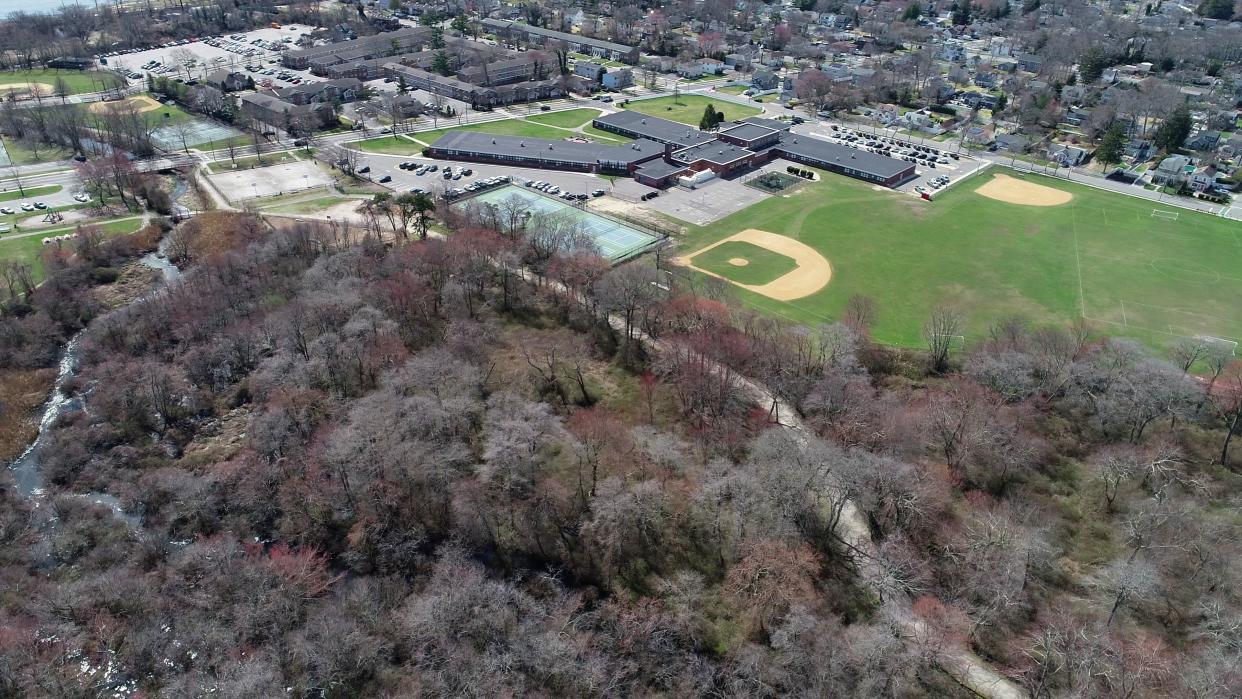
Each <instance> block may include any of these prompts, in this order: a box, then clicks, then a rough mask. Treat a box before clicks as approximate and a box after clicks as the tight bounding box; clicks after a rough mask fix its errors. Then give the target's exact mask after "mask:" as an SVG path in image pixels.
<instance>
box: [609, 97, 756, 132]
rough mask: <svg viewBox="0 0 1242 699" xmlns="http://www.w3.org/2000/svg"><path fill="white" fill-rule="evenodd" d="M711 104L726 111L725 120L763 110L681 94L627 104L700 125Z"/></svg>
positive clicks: (754, 114)
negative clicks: (705, 111) (704, 111)
mask: <svg viewBox="0 0 1242 699" xmlns="http://www.w3.org/2000/svg"><path fill="white" fill-rule="evenodd" d="M708 104H711V105H712V106H713V107H715V108H716V110H717V111H720V112H724V115H725V121H733V120H735V119H745V118H746V117H753V116H758V115H759V114H762V113H763V110H762V109H760V108H758V107H750V106H747V105H744V104H737V103H736V102H729V101H726V100H714V99H711V98H710V97H704V96H702V95H681V96H680V97H672V96H671V95H670V96H669V97H656V98H655V99H649V100H634V101H631V102H629V103H627V104H626V105H625V108H626V109H630V110H633V111H635V112H642V113H643V114H650V115H652V116H658V117H663V118H665V119H672V120H673V121H680V122H681V123H683V124H690V125H691V126H694V127H696V128H697V127H698V125H699V122H700V121H702V119H703V110H705V109H706V108H707V105H708Z"/></svg>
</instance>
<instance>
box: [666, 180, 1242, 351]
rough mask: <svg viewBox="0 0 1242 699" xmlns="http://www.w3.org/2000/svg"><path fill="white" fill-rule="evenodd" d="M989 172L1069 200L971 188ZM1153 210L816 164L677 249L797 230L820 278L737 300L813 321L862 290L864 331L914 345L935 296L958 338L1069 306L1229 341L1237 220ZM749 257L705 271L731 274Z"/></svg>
mask: <svg viewBox="0 0 1242 699" xmlns="http://www.w3.org/2000/svg"><path fill="white" fill-rule="evenodd" d="M997 172H1007V174H1009V175H1010V176H1011V177H1015V178H1018V179H1022V180H1026V181H1028V182H1033V183H1038V184H1042V185H1044V186H1047V187H1052V188H1055V189H1060V190H1063V191H1066V192H1069V193H1070V194H1072V195H1073V199H1072V200H1071V201H1069V202H1068V203H1065V204H1062V205H1059V206H1047V207H1036V206H1026V205H1019V204H1009V203H1005V202H1001V201H997V200H994V199H989V198H986V197H984V196H982V195H980V194H977V193H976V192H975V190H976V189H977V188H978V187H980V186H981V185H983V184H984V183H986V182H988V181H989V180H990V179H991V178H992V177H993V175H994V174H995V173H997ZM1153 208H1160V207H1159V205H1158V204H1155V203H1153V202H1150V201H1146V200H1142V199H1137V198H1134V197H1127V196H1124V195H1120V194H1113V193H1109V192H1103V191H1100V190H1096V189H1092V188H1089V187H1085V186H1082V185H1076V184H1071V183H1068V182H1065V181H1063V180H1056V179H1052V178H1046V177H1040V176H1037V175H1020V174H1018V173H1015V172H1012V171H1006V170H1004V169H1000V168H993V169H991V170H989V171H987V172H984V173H981V174H979V175H976V176H974V177H973V178H971V179H970V180H968V181H965V182H961V183H959V184H958V185H956V186H955V187H954V188H952V189H951V190H949V191H947V192H944V193H942V194H940V195H939V196H937V197H936V199H935V201H932V202H924V201H920V200H916V199H914V198H913V197H910V196H909V195H905V194H899V193H896V192H890V191H877V190H876V189H875V188H873V186H872V185H870V184H867V183H864V182H860V181H857V180H853V179H849V178H846V177H842V176H839V175H834V174H830V173H822V179H821V180H820V181H818V182H808V183H806V184H805V185H804V186H803V187H801V188H800V189H799V190H798V191H797V192H796V193H794V194H792V195H790V196H788V197H771V198H769V199H766V200H764V201H762V202H760V203H758V204H756V205H754V206H751V207H748V208H746V209H743V210H742V211H739V212H738V213H736V214H733V215H732V216H729V217H727V218H725V219H723V220H721V221H718V222H716V223H714V224H711V225H709V226H705V227H695V226H690V227H689V231H688V233H687V235H686V236H685V237H684V239H683V241H682V245H681V251H682V253H683V254H685V253H690V252H693V251H695V250H698V249H700V248H701V247H703V246H705V245H708V244H710V243H712V242H715V241H717V240H720V239H722V238H725V237H728V236H729V235H732V234H734V233H737V232H739V231H741V230H744V229H747V228H758V229H761V230H766V231H771V232H773V233H779V234H782V235H786V236H789V237H791V238H794V239H797V240H800V241H802V242H803V243H806V244H807V245H809V246H810V247H812V248H814V249H816V250H818V251H820V252H821V253H823V255H824V256H825V257H826V258H828V260H829V262H830V263H831V265H832V279H831V282H830V283H829V284H828V285H827V286H826V287H824V288H823V289H821V290H819V291H817V292H815V293H813V294H811V295H809V296H806V297H803V298H800V299H796V300H793V301H788V302H780V301H775V300H772V299H769V298H767V297H764V296H760V295H758V294H755V293H752V292H750V291H747V290H745V289H740V288H739V289H736V293H737V294H738V296H739V298H741V299H742V300H743V301H745V302H746V303H748V304H751V305H753V306H755V307H757V308H761V309H764V310H768V311H770V312H772V313H774V314H776V315H780V316H783V317H786V318H789V319H791V320H794V321H798V322H804V323H816V322H829V321H833V320H836V319H837V318H839V317H840V316H841V312H842V310H843V308H844V307H845V304H846V301H847V300H848V299H849V298H850V297H851V296H852V295H854V294H862V295H866V296H869V297H871V298H872V299H874V300H875V302H876V304H877V306H878V312H877V314H876V320H875V324H874V326H873V328H872V331H873V334H874V336H875V338H876V339H877V340H879V341H881V342H885V343H890V344H896V345H904V346H918V345H921V344H922V342H923V341H922V336H921V335H922V333H921V328H922V324H923V322H924V321H925V319H926V318H927V317H928V315H929V313H930V312H931V310H932V309H933V308H934V307H935V306H936V305H938V304H941V303H948V304H952V305H953V306H955V307H958V308H960V309H961V310H962V311H963V313H964V314H965V316H966V318H967V327H966V329H965V330H964V334H965V335H966V339H967V340H968V341H969V340H971V339H977V338H980V337H983V336H985V334H986V332H987V329H988V326H989V324H990V323H991V322H993V321H996V320H997V319H999V318H1002V317H1004V316H1007V315H1021V316H1023V317H1025V318H1027V319H1028V320H1030V321H1033V322H1035V323H1037V324H1058V325H1068V324H1069V323H1070V322H1072V321H1073V320H1075V319H1077V318H1078V317H1080V316H1081V317H1085V318H1086V319H1087V320H1088V321H1090V322H1091V324H1092V325H1093V326H1094V327H1095V328H1096V329H1097V330H1098V331H1099V332H1101V333H1106V334H1110V335H1126V336H1131V337H1135V338H1137V339H1139V340H1141V341H1144V342H1147V343H1149V344H1151V345H1153V346H1161V345H1164V344H1166V343H1167V342H1168V341H1170V340H1171V339H1172V338H1173V337H1175V336H1188V335H1208V336H1212V337H1219V338H1226V339H1230V340H1235V341H1236V340H1242V306H1239V305H1238V303H1237V299H1239V298H1242V273H1240V272H1239V270H1242V224H1240V223H1238V222H1236V221H1230V220H1227V219H1223V218H1219V217H1214V216H1210V215H1207V214H1200V213H1197V212H1191V211H1179V212H1178V214H1179V215H1178V219H1177V220H1175V221H1171V220H1165V219H1161V218H1153V217H1152V215H1151V214H1152V210H1153ZM1164 208H1169V207H1167V206H1166V207H1164ZM740 256H742V257H744V255H740ZM726 259H727V258H726ZM748 268H749V265H748V266H747V267H732V268H731V266H729V265H727V264H725V265H722V266H721V267H718V268H716V269H713V271H715V272H716V273H719V274H726V273H727V274H728V275H730V276H734V277H736V276H737V274H735V273H734V271H740V270H746V269H748ZM743 274H744V272H743Z"/></svg>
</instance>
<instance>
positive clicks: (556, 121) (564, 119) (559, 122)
mask: <svg viewBox="0 0 1242 699" xmlns="http://www.w3.org/2000/svg"><path fill="white" fill-rule="evenodd" d="M600 114H603V112H602V111H600V110H598V109H567V110H565V111H563V112H548V113H547V114H534V115H532V116H528V117H526V120H527V121H533V122H535V123H536V124H546V125H548V126H559V127H561V128H562V129H574V128H577V127H579V126H582V125H583V124H586V123H588V122H590V121H591V120H592V119H594V118H595V117H597V116H599V115H600Z"/></svg>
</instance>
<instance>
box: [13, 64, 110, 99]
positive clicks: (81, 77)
mask: <svg viewBox="0 0 1242 699" xmlns="http://www.w3.org/2000/svg"><path fill="white" fill-rule="evenodd" d="M57 78H60V79H62V80H64V81H65V85H66V86H68V88H69V94H71V95H76V94H79V93H82V92H100V91H102V90H107V89H111V88H112V87H114V86H115V85H117V84H118V83H120V82H123V81H122V80H121V79H120V78H118V77H117V76H116V75H114V74H112V73H108V72H105V71H94V70H92V71H80V70H56V69H54V68H41V69H38V70H18V71H7V70H6V71H2V72H0V91H3V90H4V88H5V86H9V87H14V86H19V85H26V84H28V83H40V84H43V85H55V84H56V79H57ZM47 94H48V95H53V94H55V93H54V92H52V91H51V90H48V92H47Z"/></svg>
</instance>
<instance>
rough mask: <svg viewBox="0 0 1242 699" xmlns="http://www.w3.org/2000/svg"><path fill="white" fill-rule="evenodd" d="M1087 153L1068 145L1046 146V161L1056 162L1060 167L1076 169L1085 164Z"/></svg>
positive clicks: (1084, 150)
mask: <svg viewBox="0 0 1242 699" xmlns="http://www.w3.org/2000/svg"><path fill="white" fill-rule="evenodd" d="M1090 155H1091V153H1090V152H1089V151H1087V150H1086V149H1084V148H1079V147H1078V146H1074V145H1070V144H1068V143H1053V144H1051V145H1049V146H1048V159H1049V160H1053V161H1056V162H1058V163H1060V164H1061V166H1062V167H1076V166H1078V165H1082V164H1083V163H1085V162H1087V158H1088V157H1089V156H1090Z"/></svg>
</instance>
